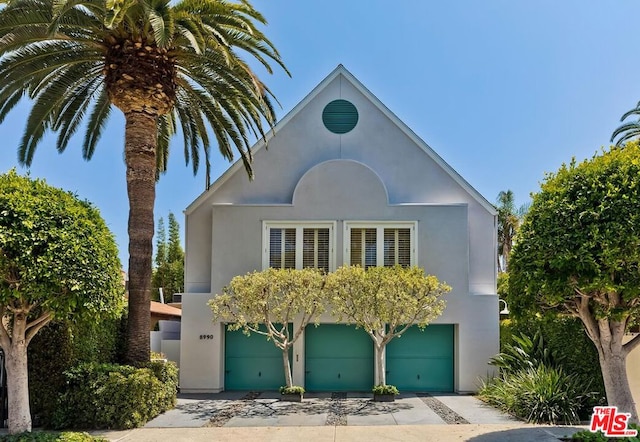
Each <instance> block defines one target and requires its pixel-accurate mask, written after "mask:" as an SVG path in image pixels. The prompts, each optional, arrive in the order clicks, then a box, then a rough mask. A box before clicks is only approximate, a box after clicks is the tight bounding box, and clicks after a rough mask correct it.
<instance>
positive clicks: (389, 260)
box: [384, 229, 411, 267]
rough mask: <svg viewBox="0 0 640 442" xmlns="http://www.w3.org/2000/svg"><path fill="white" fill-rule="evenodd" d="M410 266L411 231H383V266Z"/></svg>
mask: <svg viewBox="0 0 640 442" xmlns="http://www.w3.org/2000/svg"><path fill="white" fill-rule="evenodd" d="M396 264H398V265H401V266H402V267H409V266H410V265H411V229H384V266H385V267H392V266H394V265H396Z"/></svg>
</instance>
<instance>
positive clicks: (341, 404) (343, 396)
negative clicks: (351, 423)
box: [325, 393, 347, 426]
mask: <svg viewBox="0 0 640 442" xmlns="http://www.w3.org/2000/svg"><path fill="white" fill-rule="evenodd" d="M346 400H347V393H331V401H330V402H329V413H328V414H327V420H326V421H325V425H335V426H339V425H347V416H346V414H345V410H344V408H345V401H346Z"/></svg>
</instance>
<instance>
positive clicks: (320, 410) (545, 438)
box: [93, 392, 584, 442]
mask: <svg viewBox="0 0 640 442" xmlns="http://www.w3.org/2000/svg"><path fill="white" fill-rule="evenodd" d="M279 396H280V395H279V394H278V393H277V392H262V393H247V392H225V393H219V394H207V395H180V397H179V399H178V406H177V407H176V408H175V409H173V410H170V411H168V412H166V413H164V414H162V415H160V416H158V417H157V418H155V419H153V420H152V421H150V422H149V423H148V424H147V425H146V426H145V427H144V428H138V429H135V430H131V431H118V432H93V434H96V435H102V436H104V437H106V438H107V439H109V440H111V441H120V442H152V441H153V442H187V441H211V440H216V441H234V442H236V441H245V440H247V441H253V440H261V441H298V440H300V441H308V442H311V441H313V442H315V441H320V442H322V441H327V442H355V441H363V442H364V441H476V442H494V441H495V442H499V441H522V442H527V441H537V442H552V441H558V440H560V438H563V437H566V436H570V435H571V434H573V433H574V432H576V431H579V430H582V429H584V427H566V426H544V425H530V424H526V423H523V422H520V421H517V420H515V419H513V418H511V417H510V416H506V415H504V414H502V413H500V412H498V411H497V410H495V409H494V408H492V407H489V406H487V405H485V404H483V403H482V402H481V401H479V400H478V399H476V398H475V397H473V396H465V395H455V394H447V395H435V394H434V395H427V394H411V393H406V394H402V395H400V396H399V397H398V398H397V400H396V401H395V402H393V403H377V402H373V401H372V395H371V394H366V393H333V394H332V393H321V394H305V398H304V401H303V402H302V403H294V402H282V401H280V400H279Z"/></svg>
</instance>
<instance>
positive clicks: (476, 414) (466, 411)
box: [433, 394, 518, 424]
mask: <svg viewBox="0 0 640 442" xmlns="http://www.w3.org/2000/svg"><path fill="white" fill-rule="evenodd" d="M433 397H434V398H436V399H438V400H439V401H440V402H442V403H443V404H445V405H446V406H447V407H449V408H450V409H451V410H453V411H455V412H456V413H457V414H459V415H460V416H462V417H464V418H465V419H466V420H467V421H468V422H469V423H470V424H509V423H514V422H518V420H517V419H514V418H513V417H511V416H509V415H506V414H504V413H502V412H500V411H498V410H496V409H495V408H493V407H492V406H490V405H487V404H485V403H484V402H482V401H481V400H480V399H478V398H476V397H474V396H471V395H438V394H434V395H433Z"/></svg>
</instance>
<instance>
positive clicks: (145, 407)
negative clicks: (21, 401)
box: [54, 362, 178, 429]
mask: <svg viewBox="0 0 640 442" xmlns="http://www.w3.org/2000/svg"><path fill="white" fill-rule="evenodd" d="M65 378H66V389H65V393H63V394H62V396H61V397H60V400H59V406H58V409H57V410H56V413H55V421H54V424H55V426H56V427H57V428H94V429H103V428H106V429H127V428H134V427H139V426H141V425H143V424H145V423H146V422H147V421H149V420H150V419H152V418H154V417H155V416H157V415H158V414H160V413H162V412H164V411H166V410H169V409H171V408H173V407H174V406H175V403H176V394H177V385H178V369H177V367H176V365H175V364H174V363H172V362H168V363H164V362H150V363H148V364H146V365H145V366H144V367H141V368H136V367H131V366H128V365H115V364H96V363H88V364H81V365H79V366H78V367H76V368H74V369H71V370H68V371H67V372H65Z"/></svg>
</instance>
